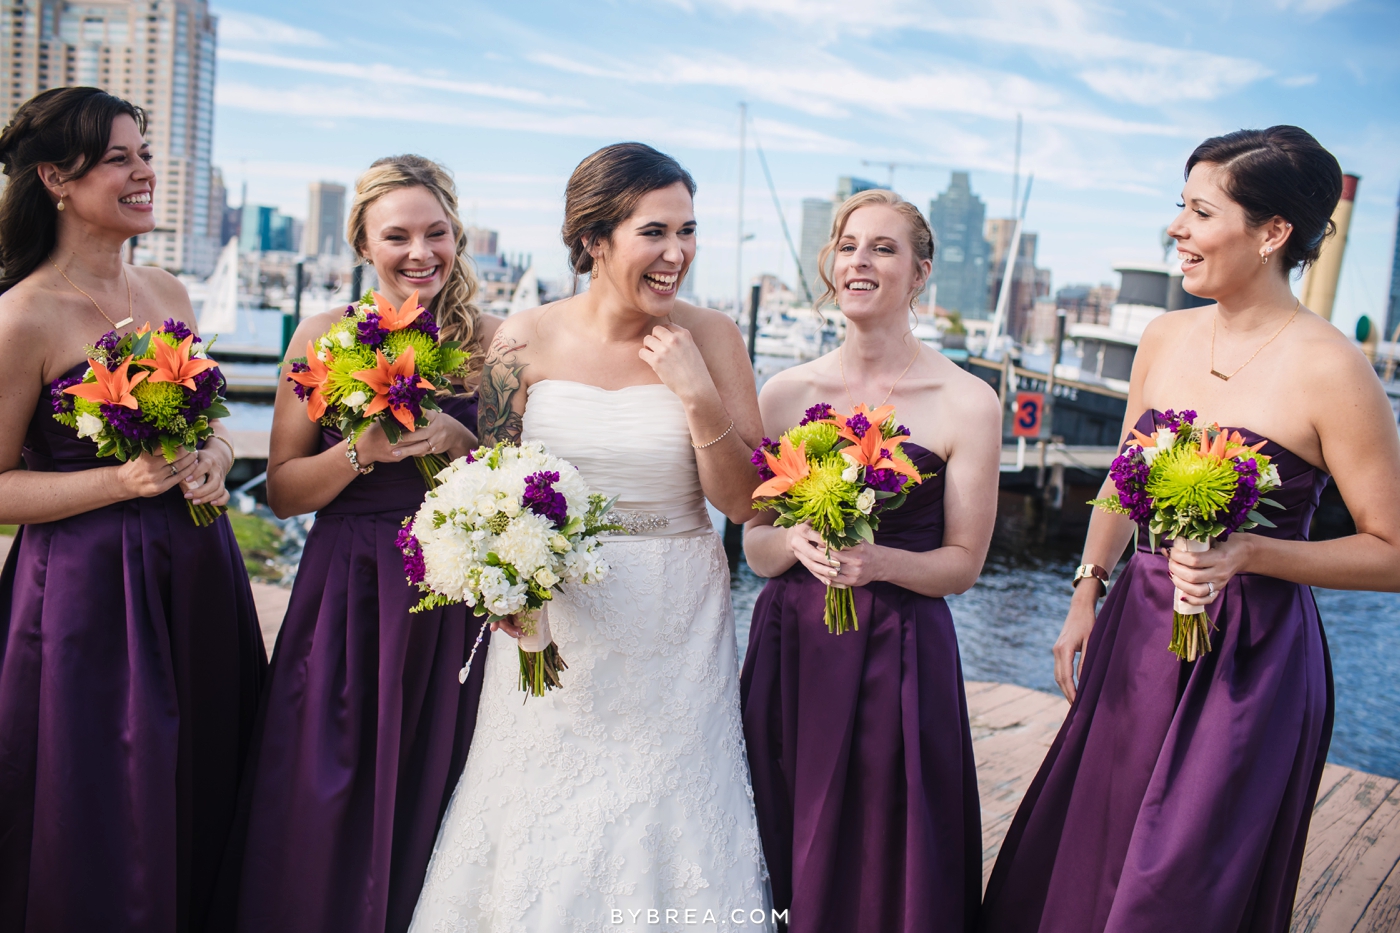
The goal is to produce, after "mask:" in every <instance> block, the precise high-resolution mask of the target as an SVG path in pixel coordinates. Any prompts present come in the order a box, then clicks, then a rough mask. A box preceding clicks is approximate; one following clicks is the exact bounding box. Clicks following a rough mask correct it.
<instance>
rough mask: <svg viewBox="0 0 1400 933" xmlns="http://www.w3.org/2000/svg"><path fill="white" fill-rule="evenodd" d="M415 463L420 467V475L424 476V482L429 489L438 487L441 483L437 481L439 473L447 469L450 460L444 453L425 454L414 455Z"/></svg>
mask: <svg viewBox="0 0 1400 933" xmlns="http://www.w3.org/2000/svg"><path fill="white" fill-rule="evenodd" d="M413 463H414V465H415V466H416V467H418V475H419V476H421V477H423V483H424V484H425V485H426V486H427V487H428V488H429V489H436V488H438V486H439V485H441V484H440V483H439V482H438V481H437V475H438V474H439V473H441V472H442V471H443V470H445V469H447V464H448V460H447V458H446V457H444V456H443V455H442V454H425V455H423V456H421V457H414V458H413Z"/></svg>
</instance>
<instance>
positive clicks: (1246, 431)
mask: <svg viewBox="0 0 1400 933" xmlns="http://www.w3.org/2000/svg"><path fill="white" fill-rule="evenodd" d="M1148 415H1152V416H1153V422H1154V426H1155V423H1156V419H1157V417H1158V416H1162V417H1165V412H1163V411H1162V410H1161V409H1157V408H1149V409H1147V411H1145V412H1143V415H1142V418H1146V417H1147V416H1148ZM1142 418H1139V419H1138V424H1139V425H1141V424H1142ZM1220 430H1222V431H1238V432H1240V434H1242V435H1244V436H1245V437H1246V438H1253V440H1252V443H1256V444H1257V443H1258V442H1259V441H1264V443H1265V445H1266V446H1265V447H1264V448H1263V450H1262V451H1261V453H1266V454H1268V456H1270V457H1273V456H1276V454H1274V453H1270V452H1269V448H1270V447H1272V448H1274V449H1275V450H1277V451H1280V452H1282V453H1285V454H1288V456H1290V457H1292V458H1293V459H1294V460H1297V461H1298V462H1299V463H1301V464H1303V466H1305V467H1307V468H1308V469H1310V470H1315V471H1317V472H1318V473H1325V472H1326V471H1325V470H1323V469H1322V468H1321V467H1316V466H1313V465H1312V464H1311V463H1309V462H1308V461H1307V460H1305V459H1304V458H1303V457H1301V456H1300V455H1298V454H1296V453H1294V452H1293V451H1291V450H1289V449H1288V448H1287V447H1285V446H1283V445H1282V444H1280V443H1279V442H1278V441H1276V440H1274V439H1273V438H1271V437H1269V436H1268V435H1265V434H1260V433H1259V432H1258V431H1255V430H1252V429H1250V428H1246V427H1240V426H1239V425H1221V426H1220ZM906 446H908V445H906Z"/></svg>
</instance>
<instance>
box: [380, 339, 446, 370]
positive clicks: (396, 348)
mask: <svg viewBox="0 0 1400 933" xmlns="http://www.w3.org/2000/svg"><path fill="white" fill-rule="evenodd" d="M405 347H412V348H413V365H414V368H415V369H417V370H418V371H419V372H420V373H421V372H430V373H433V372H437V367H438V345H437V341H436V340H434V339H433V338H431V337H429V336H428V335H427V334H425V333H423V332H422V331H418V330H397V331H394V332H393V333H392V334H390V335H389V336H388V337H385V338H384V347H383V349H384V355H385V356H386V357H388V358H389V359H390V360H397V359H398V358H399V356H400V355H402V353H403V351H404V348H405Z"/></svg>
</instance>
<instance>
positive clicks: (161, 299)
mask: <svg viewBox="0 0 1400 933" xmlns="http://www.w3.org/2000/svg"><path fill="white" fill-rule="evenodd" d="M126 268H127V274H128V275H129V276H131V278H132V280H133V283H135V284H139V285H140V286H141V287H142V288H144V289H146V290H148V291H149V292H150V293H151V294H152V295H154V296H155V300H156V306H157V307H158V308H160V314H161V320H164V319H165V317H166V316H169V317H174V318H178V319H179V320H182V321H185V322H186V323H190V324H193V323H194V308H193V306H192V305H191V304H190V293H189V292H188V291H186V290H185V286H184V285H183V284H182V283H181V282H180V280H179V279H177V278H175V276H173V275H171V274H170V273H169V272H166V271H165V270H164V269H157V268H156V267H154V266H127V267H126ZM151 325H152V326H155V327H158V326H160V321H151Z"/></svg>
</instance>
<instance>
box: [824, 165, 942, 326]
mask: <svg viewBox="0 0 1400 933" xmlns="http://www.w3.org/2000/svg"><path fill="white" fill-rule="evenodd" d="M872 204H883V205H885V206H886V207H892V208H894V209H895V210H896V211H898V212H899V213H900V214H901V215H902V216H903V217H904V219H905V220H907V221H908V222H909V245H910V246H912V247H913V249H914V262H915V264H916V265H917V264H918V263H919V262H921V261H922V260H925V259H927V260H929V261H930V262H932V261H933V254H934V253H935V252H936V251H937V249H938V244H937V242H936V241H935V239H934V236H933V228H932V227H930V226H929V225H928V221H927V220H925V219H924V215H923V214H921V213H920V212H919V209H918V208H917V207H915V206H914V205H912V204H910V203H909V202H908V201H906V200H904V199H903V198H902V197H900V196H899V195H897V194H895V193H894V192H893V191H888V190H886V189H884V188H871V189H868V190H866V191H862V192H860V193H858V194H853V195H851V196H850V197H849V198H847V199H846V200H844V201H842V202H841V205H840V206H839V207H837V208H836V216H835V217H833V218H832V219H831V239H830V240H828V241H827V243H826V245H825V246H823V247H822V248H821V252H820V253H818V254H817V274H818V275H820V276H821V280H822V284H823V285H825V286H826V291H825V292H823V293H822V296H821V297H820V298H818V299H817V303H816V305H815V306H814V307H815V308H816V310H818V311H820V310H821V308H822V305H824V304H826V303H827V302H828V301H831V300H832V299H833V298H835V297H836V284H835V283H834V282H833V281H832V280H831V277H832V275H834V274H835V268H836V264H835V261H834V260H833V259H832V255H833V254H834V253H835V252H836V246H837V244H839V243H840V242H841V237H842V236H843V235H844V234H845V232H846V222H847V221H848V220H850V219H851V215H852V214H854V213H855V212H856V211H858V210H860V209H861V208H862V207H869V206H870V205H872ZM925 284H927V282H925ZM916 294H917V293H916ZM909 299H910V302H911V304H912V302H913V300H914V295H910V296H909Z"/></svg>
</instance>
